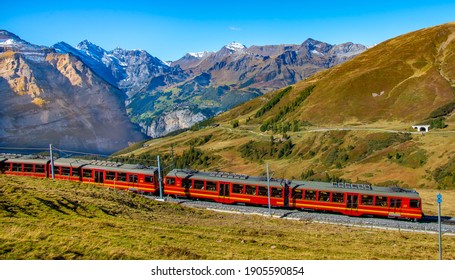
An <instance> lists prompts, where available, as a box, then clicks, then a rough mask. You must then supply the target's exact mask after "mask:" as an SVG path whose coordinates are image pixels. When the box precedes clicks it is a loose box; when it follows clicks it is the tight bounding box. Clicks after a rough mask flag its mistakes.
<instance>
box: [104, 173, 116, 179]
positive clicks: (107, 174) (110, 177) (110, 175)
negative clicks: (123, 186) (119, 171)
mask: <svg viewBox="0 0 455 280" xmlns="http://www.w3.org/2000/svg"><path fill="white" fill-rule="evenodd" d="M106 180H111V181H114V180H115V172H112V171H107V172H106Z"/></svg>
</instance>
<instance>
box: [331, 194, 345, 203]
mask: <svg viewBox="0 0 455 280" xmlns="http://www.w3.org/2000/svg"><path fill="white" fill-rule="evenodd" d="M332 202H335V203H343V202H344V194H343V193H332Z"/></svg>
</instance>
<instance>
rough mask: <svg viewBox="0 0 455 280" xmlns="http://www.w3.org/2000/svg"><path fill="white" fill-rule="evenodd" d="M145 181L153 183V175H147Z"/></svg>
mask: <svg viewBox="0 0 455 280" xmlns="http://www.w3.org/2000/svg"><path fill="white" fill-rule="evenodd" d="M144 182H145V183H153V176H145V177H144Z"/></svg>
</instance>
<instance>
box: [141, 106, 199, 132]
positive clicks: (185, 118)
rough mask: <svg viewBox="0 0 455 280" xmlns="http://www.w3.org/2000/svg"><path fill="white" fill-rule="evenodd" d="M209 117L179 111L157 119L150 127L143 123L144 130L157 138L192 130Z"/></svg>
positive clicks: (189, 111) (186, 110) (182, 110)
mask: <svg viewBox="0 0 455 280" xmlns="http://www.w3.org/2000/svg"><path fill="white" fill-rule="evenodd" d="M206 118H207V116H205V115H204V114H202V113H200V112H199V113H195V112H193V111H191V110H190V109H188V108H186V109H179V110H176V111H173V112H169V113H167V114H164V115H162V116H160V117H158V118H155V119H154V120H153V121H152V122H151V123H150V124H149V125H146V124H145V123H141V127H142V130H143V131H144V132H145V133H146V134H147V135H148V136H150V137H153V138H156V137H160V136H162V135H166V134H168V133H171V132H173V131H176V130H179V129H185V128H190V127H191V126H193V125H194V124H196V123H198V122H201V121H203V120H205V119H206Z"/></svg>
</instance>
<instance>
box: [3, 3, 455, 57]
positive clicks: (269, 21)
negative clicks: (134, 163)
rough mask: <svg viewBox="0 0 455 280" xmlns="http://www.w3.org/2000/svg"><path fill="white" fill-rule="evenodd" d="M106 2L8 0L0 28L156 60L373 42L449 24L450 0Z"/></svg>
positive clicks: (453, 7)
mask: <svg viewBox="0 0 455 280" xmlns="http://www.w3.org/2000/svg"><path fill="white" fill-rule="evenodd" d="M370 2H372V1H365V0H364V1H357V0H351V1H330V0H326V1H316V0H313V1H306V0H301V1H293V0H286V1H283V0H281V1H280V0H275V1H268V0H261V1H255V0H243V1H238V0H224V1H213V0H212V1H172V0H150V1H137V0H123V1H117V0H111V1H97V0H89V1H65V0H60V1H28V0H24V1H8V2H6V3H4V4H2V7H1V9H0V29H6V30H8V31H11V32H13V33H15V34H16V35H18V36H20V37H21V38H22V39H24V40H26V41H29V42H31V43H35V44H40V45H46V46H50V45H52V44H54V43H57V42H59V41H65V42H67V43H69V44H71V45H73V46H75V45H77V44H78V43H79V42H80V41H82V40H84V39H87V40H89V41H91V42H93V43H95V44H97V45H99V46H101V47H103V48H104V49H106V50H112V49H113V48H115V47H122V48H126V49H144V50H146V51H148V52H149V53H150V54H152V55H154V56H157V57H158V58H160V59H162V60H176V59H178V58H180V57H182V56H183V55H184V54H185V53H187V52H196V51H203V50H209V51H215V50H219V49H220V48H221V47H222V46H223V45H226V44H228V43H230V42H232V41H237V42H241V43H243V44H245V45H246V46H251V45H266V44H300V43H302V42H303V41H305V40H306V39H307V38H313V39H316V40H320V41H324V42H327V43H330V44H339V43H344V42H349V41H350V42H355V43H361V44H365V45H370V46H371V45H374V44H378V43H380V42H382V41H384V40H387V39H389V38H392V37H395V36H398V35H401V34H404V33H407V32H411V31H414V30H417V29H421V28H425V27H430V26H434V25H438V24H442V23H447V22H451V21H455V1H454V0H452V1H443V0H433V1H420V0H413V1H408V0H404V1H400V0H395V1H389V0H383V1H377V2H372V3H370Z"/></svg>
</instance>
